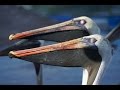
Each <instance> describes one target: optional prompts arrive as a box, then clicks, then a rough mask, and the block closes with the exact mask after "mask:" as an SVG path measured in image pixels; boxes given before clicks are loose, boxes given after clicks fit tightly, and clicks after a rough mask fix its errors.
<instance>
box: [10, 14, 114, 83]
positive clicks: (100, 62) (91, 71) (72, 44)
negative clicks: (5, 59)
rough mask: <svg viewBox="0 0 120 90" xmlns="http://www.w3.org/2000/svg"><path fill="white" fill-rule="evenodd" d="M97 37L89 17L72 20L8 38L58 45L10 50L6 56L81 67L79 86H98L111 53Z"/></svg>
mask: <svg viewBox="0 0 120 90" xmlns="http://www.w3.org/2000/svg"><path fill="white" fill-rule="evenodd" d="M92 34H95V35H92ZM98 34H100V29H99V27H98V26H97V25H96V24H95V22H93V21H92V20H91V19H90V18H88V17H85V16H83V17H79V18H74V19H72V20H69V21H66V22H64V23H60V24H56V25H52V26H48V27H44V28H40V29H36V30H31V31H26V32H22V33H17V34H12V35H10V37H9V39H10V40H15V39H27V40H38V41H39V40H41V39H42V40H51V41H55V42H61V43H57V44H52V45H48V46H42V47H36V48H31V49H25V50H18V51H14V50H13V51H11V52H10V53H9V54H10V56H11V57H16V58H20V59H23V60H27V61H31V62H34V63H40V64H49V65H57V66H67V67H77V66H78V67H83V68H85V69H84V71H83V74H85V75H83V82H82V84H83V85H84V84H87V85H88V84H93V85H94V84H98V81H99V79H100V76H101V74H102V72H103V71H104V69H105V67H106V66H105V64H106V62H107V61H109V60H110V58H111V52H112V50H111V45H110V43H109V41H108V40H107V39H106V38H104V37H102V36H101V35H98ZM88 35H90V36H88ZM83 36H86V37H83ZM80 37H83V38H80ZM68 40H69V41H68ZM106 47H108V48H106ZM105 52H106V53H108V55H109V56H110V57H105V55H104V54H103V53H105Z"/></svg>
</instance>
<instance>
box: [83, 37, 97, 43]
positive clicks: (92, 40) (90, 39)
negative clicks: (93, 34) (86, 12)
mask: <svg viewBox="0 0 120 90" xmlns="http://www.w3.org/2000/svg"><path fill="white" fill-rule="evenodd" d="M83 40H84V42H86V43H91V44H94V43H95V42H96V41H97V40H96V39H95V38H83Z"/></svg>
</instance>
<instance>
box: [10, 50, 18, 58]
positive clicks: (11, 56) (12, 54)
mask: <svg viewBox="0 0 120 90" xmlns="http://www.w3.org/2000/svg"><path fill="white" fill-rule="evenodd" d="M9 57H10V58H13V57H17V56H16V55H15V53H14V52H13V51H10V52H9Z"/></svg>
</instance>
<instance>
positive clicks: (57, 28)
mask: <svg viewBox="0 0 120 90" xmlns="http://www.w3.org/2000/svg"><path fill="white" fill-rule="evenodd" d="M78 29H82V30H83V29H85V27H83V26H77V25H75V24H74V22H73V21H72V20H69V21H66V22H63V23H59V24H55V25H51V26H47V27H43V28H38V29H34V30H29V31H25V32H21V33H16V34H11V35H10V36H9V40H15V39H22V38H27V37H29V36H33V35H43V34H47V33H52V32H61V31H70V30H72V31H73V30H78ZM57 36H58V35H57Z"/></svg>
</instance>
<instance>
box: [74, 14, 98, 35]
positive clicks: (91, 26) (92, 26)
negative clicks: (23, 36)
mask: <svg viewBox="0 0 120 90" xmlns="http://www.w3.org/2000/svg"><path fill="white" fill-rule="evenodd" d="M73 20H74V21H79V22H80V23H81V24H83V25H84V26H85V27H86V28H87V31H88V32H89V34H90V35H92V34H100V28H99V27H98V25H97V24H96V23H95V22H94V21H93V20H92V19H91V18H89V17H87V16H81V17H78V18H74V19H73Z"/></svg>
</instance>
